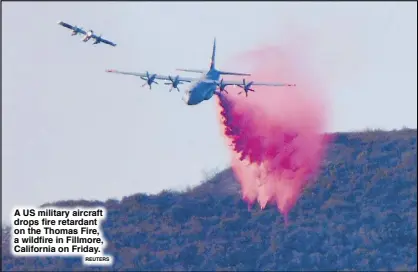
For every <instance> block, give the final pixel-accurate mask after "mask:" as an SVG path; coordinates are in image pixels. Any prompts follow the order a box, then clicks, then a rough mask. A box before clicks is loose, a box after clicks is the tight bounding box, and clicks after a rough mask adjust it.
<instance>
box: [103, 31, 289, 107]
mask: <svg viewBox="0 0 418 272" xmlns="http://www.w3.org/2000/svg"><path fill="white" fill-rule="evenodd" d="M215 56H216V38H215V39H214V41H213V49H212V58H211V63H210V68H209V70H196V69H177V71H184V72H193V73H201V74H203V76H202V77H200V78H191V77H183V76H176V77H173V76H164V75H158V74H150V73H149V72H146V73H133V72H122V71H118V70H114V69H108V70H106V72H108V73H116V74H123V75H132V76H138V77H140V78H141V79H143V80H145V81H146V82H145V84H144V85H142V86H143V87H144V86H145V85H149V88H150V89H151V85H152V83H155V84H158V82H155V80H156V79H158V80H165V81H170V82H167V83H165V84H166V85H171V86H172V88H171V89H170V91H171V90H172V89H173V88H175V89H177V91H179V92H180V90H179V88H178V85H179V84H183V83H184V82H188V83H191V86H190V87H189V88H188V89H187V90H186V91H185V93H184V96H183V101H184V102H185V103H186V104H187V105H190V106H191V105H197V104H200V103H201V102H203V101H205V100H209V99H210V98H212V96H213V95H214V94H215V93H216V91H217V89H218V88H219V91H220V92H225V93H228V92H227V91H226V90H225V87H226V86H228V85H233V86H238V87H240V88H242V89H243V91H241V92H240V93H238V94H241V93H242V92H245V95H246V96H247V97H248V92H249V91H251V92H255V91H254V89H252V88H251V87H252V86H296V85H295V84H286V83H269V82H254V81H250V82H246V81H245V79H243V80H242V81H236V80H224V79H220V76H221V75H234V76H250V75H251V74H245V73H235V72H225V71H219V70H217V69H216V68H215Z"/></svg>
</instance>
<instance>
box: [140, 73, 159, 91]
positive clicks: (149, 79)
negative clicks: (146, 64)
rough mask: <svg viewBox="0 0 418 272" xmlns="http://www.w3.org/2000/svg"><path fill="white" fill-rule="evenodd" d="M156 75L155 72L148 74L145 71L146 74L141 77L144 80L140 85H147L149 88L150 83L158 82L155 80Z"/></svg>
mask: <svg viewBox="0 0 418 272" xmlns="http://www.w3.org/2000/svg"><path fill="white" fill-rule="evenodd" d="M156 77H157V75H156V74H152V75H150V74H149V73H148V71H147V75H146V76H145V77H141V78H142V79H143V80H145V81H146V82H145V83H144V84H143V85H142V87H145V85H148V86H149V89H150V90H151V85H152V83H155V84H158V82H155V78H156Z"/></svg>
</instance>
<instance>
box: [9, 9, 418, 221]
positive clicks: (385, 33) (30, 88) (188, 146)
mask: <svg viewBox="0 0 418 272" xmlns="http://www.w3.org/2000/svg"><path fill="white" fill-rule="evenodd" d="M416 6H417V4H416V2H399V3H395V2H394V3H383V2H381V3H378V2H374V3H363V2H351V3H349V2H347V3H343V2H336V3H331V2H326V3H318V2H310V3H302V2H295V3H283V2H266V3H260V2H253V3H251V2H245V3H239V2H231V3H227V2H211V3H209V2H208V3H205V2H196V3H168V2H163V3H151V2H148V3H140V2H126V3H123V2H94V3H84V2H62V3H58V2H56V3H54V2H50V3H48V2H44V3H40V2H38V3H36V2H34V3H31V2H15V3H13V2H5V3H2V34H3V37H2V43H3V44H2V50H3V55H2V64H3V69H2V72H3V74H2V113H3V118H2V121H3V122H2V129H3V135H2V136H3V138H2V148H3V153H2V156H3V157H2V159H3V160H2V167H3V168H2V170H3V171H2V185H3V190H2V194H3V195H2V201H3V203H2V204H3V210H2V211H3V219H4V218H5V217H6V218H7V217H8V215H9V212H10V210H11V208H12V207H13V206H15V205H29V204H35V205H39V204H42V203H44V202H48V201H54V200H61V199H81V198H84V199H100V200H105V199H107V198H120V197H122V196H125V195H131V194H134V193H137V192H151V193H155V192H158V191H160V190H162V189H164V188H175V189H179V188H185V187H186V186H187V185H195V184H197V183H198V182H199V181H200V180H201V178H202V171H203V170H210V169H213V168H215V167H217V166H219V167H223V166H225V165H226V164H227V163H228V154H227V149H226V147H225V146H224V142H223V139H222V138H221V137H219V135H220V132H219V127H218V124H217V120H216V115H215V107H214V101H213V100H212V101H210V102H207V103H202V104H201V105H199V106H196V107H188V106H186V105H185V104H184V102H183V101H182V100H181V99H180V98H181V94H179V93H177V92H172V93H169V92H168V89H167V88H165V87H157V86H155V87H154V88H153V91H151V92H150V91H149V90H147V89H143V88H141V87H140V86H141V85H142V84H143V82H142V81H141V80H140V79H139V78H135V77H129V76H123V75H112V74H107V73H105V72H104V71H105V69H107V68H116V69H120V70H126V71H138V72H142V71H146V70H150V71H151V72H158V73H166V74H167V73H171V72H173V71H174V69H175V68H196V69H201V68H207V67H208V65H209V58H210V54H211V47H212V40H213V37H214V36H216V37H217V41H218V44H217V45H218V48H217V49H218V51H217V66H218V67H220V68H225V67H226V68H228V70H231V69H230V67H231V63H230V59H231V58H232V57H234V55H235V54H237V53H242V52H243V51H246V50H249V49H253V48H255V47H257V46H259V45H260V44H266V43H267V44H271V43H280V42H282V41H284V40H285V39H286V33H289V31H290V32H291V31H292V28H293V27H297V28H299V29H303V30H304V31H307V32H308V33H311V35H313V36H314V37H315V45H312V52H310V53H311V54H312V56H313V57H314V58H315V59H316V63H317V67H316V68H317V70H318V72H320V73H322V74H324V75H327V76H328V79H329V82H328V84H329V86H330V88H331V91H332V92H331V104H332V117H331V121H332V122H331V124H330V130H334V131H335V130H338V131H341V130H358V129H363V128H366V127H371V128H385V129H392V128H401V127H403V126H408V127H415V128H416V123H417V115H416V112H417V76H416V75H417V8H416ZM58 20H63V21H65V22H68V23H71V24H77V25H78V26H82V27H84V28H87V29H89V28H91V29H93V30H95V32H96V33H103V37H105V38H109V39H111V40H112V41H114V42H116V43H117V44H118V46H117V47H115V48H113V47H110V46H107V45H103V44H101V45H98V46H92V45H91V42H89V43H88V44H85V43H83V42H81V41H80V40H81V36H77V37H71V36H70V33H69V31H68V30H66V29H65V28H63V27H61V26H59V25H57V21H58ZM223 65H224V66H223ZM238 68H239V67H238ZM235 70H238V71H240V70H239V69H235ZM243 72H245V71H243Z"/></svg>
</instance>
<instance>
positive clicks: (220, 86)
mask: <svg viewBox="0 0 418 272" xmlns="http://www.w3.org/2000/svg"><path fill="white" fill-rule="evenodd" d="M223 82H224V79H223V78H222V79H221V81H220V82H219V83H218V84H217V85H218V87H219V92H221V93H222V92H225V93H228V91H227V90H226V89H225V87H226V86H227V85H226V84H224V83H223Z"/></svg>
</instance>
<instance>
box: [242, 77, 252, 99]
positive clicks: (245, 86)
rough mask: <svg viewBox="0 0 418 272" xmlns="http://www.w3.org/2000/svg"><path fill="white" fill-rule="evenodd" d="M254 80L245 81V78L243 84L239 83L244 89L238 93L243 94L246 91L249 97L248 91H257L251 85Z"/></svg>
mask: <svg viewBox="0 0 418 272" xmlns="http://www.w3.org/2000/svg"><path fill="white" fill-rule="evenodd" d="M253 83H254V81H250V82H249V83H245V78H244V79H243V80H242V86H241V85H238V87H240V88H241V89H244V90H243V91H241V92H239V93H238V94H241V93H242V92H245V96H246V97H248V92H249V91H251V92H255V91H254V89H251V86H252V85H253Z"/></svg>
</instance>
